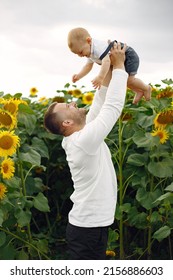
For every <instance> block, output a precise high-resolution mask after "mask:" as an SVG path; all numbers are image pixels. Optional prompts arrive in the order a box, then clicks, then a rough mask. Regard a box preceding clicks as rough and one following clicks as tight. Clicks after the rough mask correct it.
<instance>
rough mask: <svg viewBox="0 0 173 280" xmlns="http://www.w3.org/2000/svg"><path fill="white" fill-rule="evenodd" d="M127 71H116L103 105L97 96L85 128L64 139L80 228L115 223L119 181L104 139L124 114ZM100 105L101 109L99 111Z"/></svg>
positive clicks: (75, 219)
mask: <svg viewBox="0 0 173 280" xmlns="http://www.w3.org/2000/svg"><path fill="white" fill-rule="evenodd" d="M127 77H128V75H127V73H126V72H124V71H122V70H114V71H113V74H112V80H111V83H110V85H109V87H108V90H107V93H106V98H105V101H104V104H103V105H102V101H103V96H102V97H101V96H100V95H97V96H96V99H95V102H96V101H98V104H97V102H96V103H94V105H93V110H94V109H95V110H96V111H95V113H94V111H91V113H90V115H89V118H88V120H90V121H89V122H88V123H87V124H86V125H85V127H84V128H83V129H82V130H80V131H77V132H75V133H73V134H71V135H70V136H68V137H65V138H64V139H63V143H62V146H63V148H64V150H65V152H66V158H67V161H68V165H69V167H70V172H71V176H72V180H73V183H74V192H73V194H72V195H71V197H70V198H71V200H72V201H73V207H72V209H71V211H70V213H69V222H70V223H71V224H73V225H76V226H80V227H99V226H102V227H103V226H109V225H111V224H112V223H113V220H114V214H115V208H116V201H117V180H116V174H115V170H114V166H113V163H112V159H111V154H110V151H109V149H108V147H107V145H106V143H105V142H104V138H105V137H106V136H107V134H108V133H109V132H110V130H111V129H112V127H113V126H114V124H115V122H116V121H117V119H118V117H119V116H120V114H121V111H122V108H123V105H124V101H125V93H126V84H127ZM99 108H101V110H100V112H99V111H98V110H99Z"/></svg>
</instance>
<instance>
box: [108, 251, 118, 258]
mask: <svg viewBox="0 0 173 280" xmlns="http://www.w3.org/2000/svg"><path fill="white" fill-rule="evenodd" d="M106 256H109V257H115V256H116V253H115V252H114V251H112V250H106Z"/></svg>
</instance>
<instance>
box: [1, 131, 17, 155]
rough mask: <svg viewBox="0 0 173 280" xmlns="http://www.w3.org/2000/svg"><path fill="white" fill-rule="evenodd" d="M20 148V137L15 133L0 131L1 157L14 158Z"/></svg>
mask: <svg viewBox="0 0 173 280" xmlns="http://www.w3.org/2000/svg"><path fill="white" fill-rule="evenodd" d="M18 146H19V137H18V136H17V135H15V134H14V131H0V155H1V157H7V156H12V155H13V154H14V153H15V152H16V149H17V147H18Z"/></svg>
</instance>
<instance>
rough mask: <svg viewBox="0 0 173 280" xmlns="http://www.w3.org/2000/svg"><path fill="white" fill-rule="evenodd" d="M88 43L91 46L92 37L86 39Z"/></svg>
mask: <svg viewBox="0 0 173 280" xmlns="http://www.w3.org/2000/svg"><path fill="white" fill-rule="evenodd" d="M86 41H87V43H88V44H90V45H91V41H92V38H91V37H87V38H86Z"/></svg>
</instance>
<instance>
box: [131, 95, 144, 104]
mask: <svg viewBox="0 0 173 280" xmlns="http://www.w3.org/2000/svg"><path fill="white" fill-rule="evenodd" d="M143 95H144V94H143V92H138V93H136V94H135V97H134V99H133V104H138V102H139V101H140V100H141V98H142V97H143Z"/></svg>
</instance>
